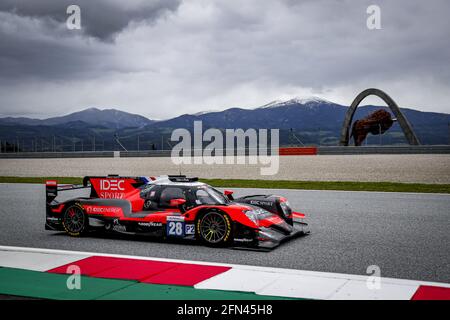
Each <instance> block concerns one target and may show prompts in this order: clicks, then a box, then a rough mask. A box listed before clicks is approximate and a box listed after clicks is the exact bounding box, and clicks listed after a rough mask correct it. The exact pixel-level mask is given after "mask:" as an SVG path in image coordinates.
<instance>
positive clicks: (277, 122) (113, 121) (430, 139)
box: [0, 97, 450, 151]
mask: <svg viewBox="0 0 450 320" xmlns="http://www.w3.org/2000/svg"><path fill="white" fill-rule="evenodd" d="M380 108H383V109H385V110H387V111H390V109H389V108H387V107H380V106H372V105H367V106H361V107H358V109H357V111H356V113H355V116H354V120H357V119H361V118H363V117H364V116H366V115H367V114H369V113H371V112H373V111H375V110H377V109H380ZM347 110H348V107H347V106H343V105H340V104H336V103H333V102H331V101H327V100H324V99H321V98H317V97H311V98H306V99H305V98H293V99H289V100H285V101H273V102H271V103H268V104H266V105H263V106H261V107H258V108H255V109H242V108H236V107H235V108H230V109H227V110H223V111H211V112H200V113H196V114H183V115H180V116H178V117H175V118H172V119H168V120H163V121H152V120H149V119H147V118H145V117H142V116H139V115H133V114H129V113H126V112H122V111H118V110H114V109H109V110H99V109H94V108H91V109H87V110H83V111H80V112H76V113H72V114H70V115H67V116H63V117H57V118H50V119H45V120H36V119H28V118H3V119H0V140H1V141H2V142H5V141H7V142H9V143H10V144H11V143H13V144H16V143H17V141H18V142H19V143H20V145H21V146H22V148H23V150H36V147H37V148H38V149H37V150H44V151H45V150H47V151H50V150H53V149H55V150H60V151H63V150H66V151H70V150H94V149H95V150H99V149H105V150H120V148H119V146H118V144H117V142H116V141H115V138H114V136H115V135H117V136H119V139H120V142H121V143H122V144H123V145H125V147H126V148H127V149H128V150H137V149H140V150H144V149H146V150H148V149H151V148H156V149H161V148H164V149H168V148H170V146H171V145H173V144H175V142H172V143H170V141H169V140H170V136H171V134H172V131H173V130H174V129H176V128H186V129H188V130H192V128H193V123H194V121H202V123H203V129H204V130H206V129H208V128H218V129H226V128H230V129H233V128H242V129H248V128H255V129H261V128H268V129H271V128H272V129H280V143H281V144H282V145H294V144H300V142H301V143H304V144H305V145H337V144H338V141H339V135H340V130H341V127H342V122H343V119H344V116H345V113H346V112H347ZM402 111H403V113H404V114H405V116H406V117H407V118H408V120H409V122H410V123H411V125H412V126H413V128H414V130H415V132H416V134H417V136H418V138H419V140H420V142H421V143H422V144H448V143H449V138H450V137H449V122H450V115H449V114H445V113H435V112H422V111H418V110H414V109H407V108H402ZM94 141H95V144H94ZM162 141H163V142H162ZM367 143H368V144H369V145H370V144H380V143H381V144H385V145H393V144H405V143H406V140H405V138H404V135H403V133H402V131H401V129H400V127H399V125H398V123H395V124H394V125H393V126H392V128H391V129H390V130H389V131H387V132H386V133H385V134H383V135H382V136H381V139H380V136H372V135H369V136H368V139H367ZM99 144H100V145H99ZM162 144H163V145H162Z"/></svg>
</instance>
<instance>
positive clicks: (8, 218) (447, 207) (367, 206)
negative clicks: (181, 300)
mask: <svg viewBox="0 0 450 320" xmlns="http://www.w3.org/2000/svg"><path fill="white" fill-rule="evenodd" d="M235 191H236V195H237V196H240V195H246V194H252V193H258V194H261V193H275V194H280V195H283V196H286V197H287V198H288V199H289V200H290V202H291V204H292V206H293V208H295V209H296V210H298V211H301V212H304V213H306V214H307V218H308V222H309V223H310V229H311V232H312V234H311V235H309V236H307V237H304V238H299V239H295V240H293V241H290V242H287V243H285V244H283V245H282V246H280V247H279V248H277V249H275V250H273V251H271V252H268V253H266V252H252V251H250V252H249V251H241V250H233V249H213V248H208V247H204V246H201V245H196V244H194V243H187V244H181V243H174V242H161V241H156V240H155V241H152V240H148V239H147V240H143V239H138V238H132V237H100V236H96V235H90V236H88V237H83V238H71V237H69V236H67V235H65V234H63V233H59V232H50V231H45V230H44V222H45V201H44V186H43V185H28V184H0V227H1V231H2V232H0V245H6V246H23V247H40V248H50V249H63V250H75V251H89V252H103V253H113V254H127V255H137V256H147V257H159V258H172V259H185V260H194V261H210V262H222V263H234V264H245V265H257V266H266V267H278V268H290V269H300V270H311V271H323V272H337V273H345V274H359V275H366V271H367V268H368V267H369V266H371V265H376V266H379V267H380V269H381V275H382V276H383V277H394V278H403V279H414V280H423V281H437V282H445V283H450V268H449V265H450V253H449V252H450V233H449V232H448V231H449V230H450V219H449V216H448V213H449V212H450V195H440V194H407V193H378V192H336V191H299V190H262V189H235Z"/></svg>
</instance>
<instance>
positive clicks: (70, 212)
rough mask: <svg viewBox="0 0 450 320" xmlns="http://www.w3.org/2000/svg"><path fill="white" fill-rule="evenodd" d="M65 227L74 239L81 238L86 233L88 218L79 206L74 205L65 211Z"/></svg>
mask: <svg viewBox="0 0 450 320" xmlns="http://www.w3.org/2000/svg"><path fill="white" fill-rule="evenodd" d="M62 222H63V226H64V230H65V231H66V233H67V234H68V235H70V236H72V237H79V236H81V235H83V234H84V233H85V232H86V229H87V224H88V223H87V216H86V214H85V213H84V209H83V207H82V206H81V205H79V204H77V203H76V204H72V205H70V206H69V207H67V209H66V210H65V211H64V216H63V221H62Z"/></svg>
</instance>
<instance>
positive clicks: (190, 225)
mask: <svg viewBox="0 0 450 320" xmlns="http://www.w3.org/2000/svg"><path fill="white" fill-rule="evenodd" d="M78 189H87V192H89V194H87V192H85V193H86V195H85V196H79V197H74V198H69V199H67V200H64V201H61V200H60V201H58V198H60V196H59V195H60V194H62V192H63V191H64V192H66V191H73V190H78ZM304 220H305V215H304V214H302V213H299V212H293V211H292V209H291V208H290V205H289V202H288V201H287V199H286V198H284V197H281V196H275V195H251V196H245V197H241V198H237V199H234V198H233V192H232V191H230V190H226V191H224V192H223V193H222V192H220V191H218V190H217V189H215V188H213V187H211V186H209V185H207V184H205V183H202V182H200V181H198V178H188V177H186V176H183V175H176V176H175V175H173V176H172V175H169V176H160V177H121V176H117V175H108V176H97V177H93V176H89V177H85V178H84V179H83V184H82V185H58V183H57V181H54V180H50V181H47V182H46V224H45V228H46V230H54V231H65V232H66V233H67V234H69V235H71V236H74V237H77V236H82V235H84V234H86V233H88V232H91V231H95V230H97V231H104V232H118V233H124V234H133V235H137V234H140V235H148V236H155V237H159V238H163V239H167V238H178V239H185V240H196V241H200V242H202V243H203V244H206V245H208V246H213V247H223V246H231V247H240V248H253V249H263V250H264V249H267V250H270V249H272V248H275V247H276V246H278V245H279V244H280V243H281V242H283V241H285V240H288V239H291V238H293V237H297V236H301V235H306V234H308V233H309V231H307V230H306V228H307V223H305V222H304Z"/></svg>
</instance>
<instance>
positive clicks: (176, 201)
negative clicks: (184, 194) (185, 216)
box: [169, 198, 186, 207]
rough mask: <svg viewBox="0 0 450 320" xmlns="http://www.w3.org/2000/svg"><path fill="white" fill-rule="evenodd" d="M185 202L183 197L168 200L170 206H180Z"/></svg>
mask: <svg viewBox="0 0 450 320" xmlns="http://www.w3.org/2000/svg"><path fill="white" fill-rule="evenodd" d="M185 203H186V200H185V199H181V198H179V199H171V200H170V202H169V205H170V206H171V207H179V206H181V205H183V204H185Z"/></svg>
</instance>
